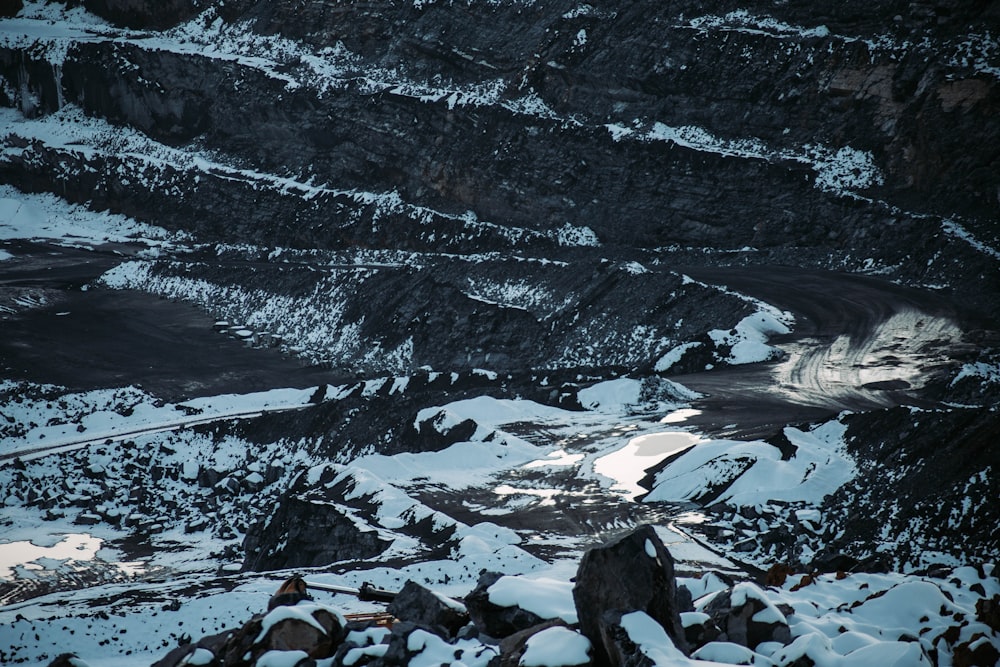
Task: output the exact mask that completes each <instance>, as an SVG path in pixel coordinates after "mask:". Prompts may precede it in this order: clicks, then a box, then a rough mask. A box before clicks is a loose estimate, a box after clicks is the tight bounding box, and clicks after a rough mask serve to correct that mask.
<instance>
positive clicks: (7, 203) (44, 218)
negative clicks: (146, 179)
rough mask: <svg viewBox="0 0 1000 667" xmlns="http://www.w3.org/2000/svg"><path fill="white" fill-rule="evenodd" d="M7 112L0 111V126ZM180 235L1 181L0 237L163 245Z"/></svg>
mask: <svg viewBox="0 0 1000 667" xmlns="http://www.w3.org/2000/svg"><path fill="white" fill-rule="evenodd" d="M7 113H8V112H6V111H3V110H0V125H2V124H3V122H4V121H5V120H6V117H5V114H7ZM183 238H184V237H183V235H180V234H176V233H171V232H168V231H167V230H165V229H162V228H159V227H154V226H152V225H148V224H145V223H141V222H137V221H135V220H133V219H131V218H128V217H126V216H123V215H116V214H113V213H108V212H95V211H90V210H88V209H86V208H84V207H83V206H78V205H76V204H70V203H69V202H67V201H65V200H63V199H60V198H59V197H56V196H55V195H52V194H47V193H43V194H29V193H24V192H21V191H19V190H17V189H16V188H14V187H12V186H10V185H3V184H0V239H45V240H50V241H55V242H59V243H61V244H64V245H80V244H84V243H87V244H92V245H97V244H100V243H108V242H119V243H121V242H136V241H139V242H142V243H144V244H146V245H150V246H162V245H165V244H171V243H176V242H179V241H181V240H182V239H183Z"/></svg>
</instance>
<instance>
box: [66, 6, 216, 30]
mask: <svg viewBox="0 0 1000 667" xmlns="http://www.w3.org/2000/svg"><path fill="white" fill-rule="evenodd" d="M207 4H208V3H207V2H204V0H83V6H84V7H86V8H87V9H88V10H89V11H92V12H94V13H95V14H97V15H98V16H101V17H103V18H105V19H107V20H108V21H111V22H112V23H114V24H115V25H121V26H127V27H129V28H155V29H162V28H169V27H170V26H173V25H176V24H178V23H180V22H181V21H183V20H186V19H189V18H191V17H192V16H194V15H195V14H196V13H197V12H198V10H199V9H201V8H203V7H204V6H205V5H207Z"/></svg>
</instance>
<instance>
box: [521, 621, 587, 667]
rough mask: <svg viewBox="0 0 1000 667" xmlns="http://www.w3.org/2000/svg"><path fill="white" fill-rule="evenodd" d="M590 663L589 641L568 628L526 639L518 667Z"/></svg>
mask: <svg viewBox="0 0 1000 667" xmlns="http://www.w3.org/2000/svg"><path fill="white" fill-rule="evenodd" d="M589 663H590V641H589V640H588V639H587V638H586V637H584V636H583V635H581V634H580V633H579V632H575V631H573V630H570V629H569V628H562V627H554V628H547V629H545V630H542V631H541V632H539V633H536V634H534V635H532V636H531V637H529V638H528V641H527V642H526V644H525V651H524V654H523V655H522V656H521V662H520V665H522V666H523V667H560V666H562V665H565V666H567V667H568V666H570V665H585V664H589Z"/></svg>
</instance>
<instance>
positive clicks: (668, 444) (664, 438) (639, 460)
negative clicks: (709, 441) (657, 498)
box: [594, 431, 699, 499]
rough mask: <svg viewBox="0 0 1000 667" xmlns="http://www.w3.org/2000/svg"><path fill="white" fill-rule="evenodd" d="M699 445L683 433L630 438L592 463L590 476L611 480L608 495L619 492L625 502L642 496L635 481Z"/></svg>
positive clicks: (642, 491)
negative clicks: (612, 483)
mask: <svg viewBox="0 0 1000 667" xmlns="http://www.w3.org/2000/svg"><path fill="white" fill-rule="evenodd" d="M698 441H699V438H698V437H697V436H694V435H692V434H690V433H687V432H685V431H664V432H661V433H650V434H647V435H641V436H639V437H637V438H633V439H631V440H629V441H628V443H627V444H626V445H625V446H624V447H622V448H621V449H619V450H618V451H616V452H612V453H611V454H607V455H606V456H603V457H601V458H599V459H597V460H595V461H594V472H596V473H597V474H599V475H604V476H605V477H610V478H611V479H613V480H615V484H614V486H612V487H611V490H612V491H619V492H622V493H623V494H624V495H625V497H626V498H629V499H634V498H635V497H636V496H639V495H641V494H642V493H645V491H646V489H644V488H643V487H642V486H640V485H639V481H640V480H641V479H643V478H644V477H645V476H646V470H647V469H649V468H651V467H653V466H654V465H656V464H657V463H659V462H660V461H662V460H664V459H666V458H668V457H670V456H673V455H674V454H676V453H677V452H681V451H684V450H685V449H688V448H690V447H693V446H695V445H696V444H697V443H698Z"/></svg>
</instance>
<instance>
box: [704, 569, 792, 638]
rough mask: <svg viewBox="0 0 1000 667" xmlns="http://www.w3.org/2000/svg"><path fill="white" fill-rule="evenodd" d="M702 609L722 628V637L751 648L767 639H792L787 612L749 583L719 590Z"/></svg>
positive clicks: (720, 636)
mask: <svg viewBox="0 0 1000 667" xmlns="http://www.w3.org/2000/svg"><path fill="white" fill-rule="evenodd" d="M703 611H704V612H705V613H706V614H708V615H709V616H711V617H712V620H713V621H714V622H715V624H716V625H717V626H718V628H719V630H720V631H721V634H720V635H719V638H720V640H723V641H728V642H731V643H734V644H739V645H740V646H746V647H747V648H751V649H753V648H756V647H757V646H758V645H759V644H762V643H764V642H779V643H781V644H788V643H790V642H791V641H792V634H791V631H790V630H789V628H788V620H787V619H786V618H785V614H784V613H783V612H782V611H781V610H780V609H778V607H776V606H775V605H774V603H773V602H771V601H770V600H768V598H767V595H765V593H764V591H762V590H761V589H760V588H758V587H757V586H755V585H754V584H751V583H749V582H744V583H740V584H736V586H734V587H733V588H732V590H730V591H723V592H722V593H719V594H718V595H717V596H715V597H714V598H713V599H712V600H711V601H710V602H709V603H708V604H707V605H705V607H704V609H703Z"/></svg>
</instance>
